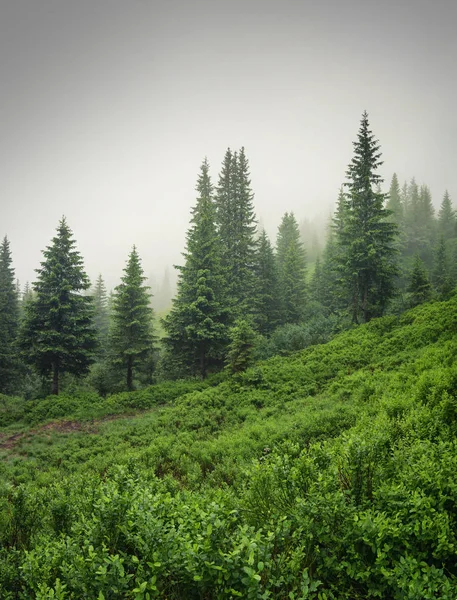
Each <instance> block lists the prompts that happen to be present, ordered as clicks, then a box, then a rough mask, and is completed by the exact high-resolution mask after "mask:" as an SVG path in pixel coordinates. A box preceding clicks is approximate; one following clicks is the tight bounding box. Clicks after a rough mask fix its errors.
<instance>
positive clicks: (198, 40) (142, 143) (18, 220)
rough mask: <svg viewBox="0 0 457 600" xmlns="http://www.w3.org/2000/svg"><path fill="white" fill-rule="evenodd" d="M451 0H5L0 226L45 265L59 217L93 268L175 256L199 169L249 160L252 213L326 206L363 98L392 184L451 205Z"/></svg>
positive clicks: (111, 276)
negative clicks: (419, 186) (410, 183)
mask: <svg viewBox="0 0 457 600" xmlns="http://www.w3.org/2000/svg"><path fill="white" fill-rule="evenodd" d="M456 21H457V3H456V2H455V1H454V0H449V1H448V2H444V1H440V0H436V1H434V2H431V1H427V2H426V1H424V0H414V1H413V0H410V1H406V0H403V1H402V0H397V1H391V0H386V1H385V2H382V3H381V2H378V1H375V0H373V1H370V0H365V1H361V0H346V1H345V2H342V1H341V0H333V1H330V0H327V1H325V0H324V1H321V2H311V1H307V0H301V1H291V0H282V1H281V2H279V1H276V2H273V1H271V0H251V1H250V0H245V1H241V0H232V2H230V3H229V2H219V1H218V0H206V1H205V0H193V1H192V2H189V1H186V0H158V1H157V0H129V1H128V2H126V1H125V0H95V1H94V0H78V1H77V2H76V1H74V0H9V1H8V0H4V1H2V2H0V81H1V92H0V115H1V125H2V129H1V131H2V134H1V136H0V209H1V211H0V235H1V236H3V235H8V237H9V239H10V242H11V250H12V253H13V260H14V266H15V268H16V275H17V277H18V278H19V279H20V281H21V283H22V284H24V283H25V282H26V281H33V280H34V278H35V273H34V269H35V268H36V267H37V266H39V262H40V259H41V251H42V250H43V249H44V248H45V246H46V245H48V244H49V241H50V239H51V237H52V236H53V234H54V231H55V228H56V225H57V223H58V221H59V219H60V218H61V216H62V215H65V216H66V217H67V220H68V223H69V225H70V227H71V228H72V230H73V231H74V234H75V237H76V240H77V242H78V248H79V250H80V251H81V253H82V254H83V256H84V259H85V267H86V270H87V272H88V274H89V276H90V277H91V279H92V280H94V279H95V278H96V276H97V275H98V273H102V275H103V277H104V278H105V280H106V282H107V285H108V287H112V286H113V285H115V284H116V283H117V281H118V279H119V276H120V274H121V272H122V268H123V267H124V264H125V261H126V258H127V255H128V252H129V250H130V248H131V246H132V245H133V244H136V245H137V247H138V250H139V253H140V255H141V257H142V259H143V266H144V268H145V271H146V274H147V275H148V276H151V277H152V278H153V279H154V280H155V281H157V282H159V281H161V280H162V278H163V276H164V270H165V268H166V267H167V266H168V267H171V265H172V264H174V263H175V264H176V263H178V264H179V263H180V261H181V252H182V251H183V249H184V243H185V232H186V229H187V226H188V221H189V215H190V208H191V206H192V205H193V204H194V201H195V191H194V187H195V181H196V177H197V173H198V169H199V166H200V163H201V161H202V159H203V158H204V156H207V157H208V159H209V162H210V164H211V168H212V174H213V178H214V181H217V174H218V172H219V168H220V164H221V161H222V158H223V154H224V152H225V149H226V148H227V147H228V146H230V147H231V148H233V149H237V148H239V147H241V146H242V145H244V146H245V148H246V154H247V156H248V158H249V160H250V165H251V175H252V186H253V190H254V192H255V200H254V203H255V207H256V212H257V215H258V217H259V219H260V220H261V222H262V224H263V225H264V226H265V228H266V229H267V231H268V233H269V234H270V235H271V236H274V235H275V231H276V227H277V225H278V224H279V221H280V218H281V215H282V214H283V213H284V211H286V210H289V211H290V210H292V211H294V212H295V214H296V216H297V219H298V220H300V221H301V220H303V219H305V218H307V219H314V218H317V219H319V220H322V219H323V218H326V217H327V215H328V214H329V212H330V210H331V208H332V206H333V203H334V201H335V199H336V196H337V193H338V189H339V187H340V185H341V183H342V182H343V181H344V176H345V169H346V166H347V164H348V162H349V161H350V159H351V156H352V142H353V141H354V139H355V137H356V134H357V130H358V126H359V120H360V116H361V114H362V112H363V110H365V109H366V110H367V111H368V113H369V116H370V123H371V126H372V129H373V131H374V133H375V134H376V137H377V138H378V139H379V141H380V143H381V148H382V152H383V159H384V161H385V163H384V166H383V174H384V176H385V178H386V187H388V185H389V181H390V178H391V176H392V174H393V172H394V171H395V172H397V174H398V176H399V179H400V182H403V181H404V180H405V179H410V178H411V177H412V176H416V178H417V180H418V182H419V183H422V182H423V183H427V184H428V185H429V186H430V188H431V190H432V194H433V198H434V202H435V204H437V205H438V204H439V203H440V201H441V198H442V195H443V192H444V190H445V188H448V189H449V192H450V194H451V197H452V198H453V200H454V203H455V202H456V201H457V169H456V152H455V140H456V139H457V116H456V115H457V111H456V110H455V97H456V92H457V89H456V88H457V84H456V81H457V79H456V67H455V57H456V56H457V36H456V35H455V24H456Z"/></svg>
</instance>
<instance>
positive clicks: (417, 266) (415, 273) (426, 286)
mask: <svg viewBox="0 0 457 600" xmlns="http://www.w3.org/2000/svg"><path fill="white" fill-rule="evenodd" d="M407 291H408V295H409V303H410V306H411V307H414V306H417V305H418V304H422V303H423V302H428V301H429V300H430V299H431V298H432V295H433V292H432V286H431V284H430V280H429V278H428V275H427V271H426V269H425V265H424V263H423V261H422V260H421V258H420V256H419V254H416V256H415V258H414V267H413V270H412V273H411V278H410V284H409V287H408V289H407Z"/></svg>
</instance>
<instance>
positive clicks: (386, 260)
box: [336, 112, 398, 323]
mask: <svg viewBox="0 0 457 600" xmlns="http://www.w3.org/2000/svg"><path fill="white" fill-rule="evenodd" d="M381 165H382V161H381V152H380V147H379V143H378V141H377V140H376V139H375V137H374V135H373V133H372V132H371V131H370V129H369V123H368V115H367V113H366V112H365V113H364V114H363V116H362V121H361V125H360V129H359V133H358V138H357V141H356V142H354V157H353V159H352V161H351V163H350V164H349V167H348V170H347V172H346V175H347V179H348V182H347V183H346V184H345V185H346V188H347V190H348V191H347V193H346V199H347V205H346V215H345V219H344V226H343V228H342V229H341V231H338V230H337V232H336V233H337V243H338V246H339V256H338V261H339V268H340V273H341V281H342V284H343V291H344V293H345V295H346V298H347V302H348V304H349V306H350V311H351V316H352V321H353V322H354V323H358V322H359V321H360V320H362V321H364V322H367V321H369V320H370V319H371V318H373V317H375V316H380V315H382V314H383V312H384V310H385V308H386V306H387V304H388V302H389V300H390V299H391V298H392V297H393V295H394V293H395V288H394V279H395V276H396V274H397V272H398V271H397V268H396V265H395V254H396V251H395V248H394V244H395V239H396V234H397V227H396V226H395V224H394V223H391V222H389V221H388V218H389V215H390V213H389V211H387V210H386V209H385V208H384V202H385V198H386V196H385V194H383V193H380V192H377V191H375V190H376V189H377V187H378V185H380V184H381V183H382V181H383V180H382V178H381V176H380V175H379V174H378V173H377V170H378V168H379V167H380V166H381Z"/></svg>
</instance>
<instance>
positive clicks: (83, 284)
mask: <svg viewBox="0 0 457 600" xmlns="http://www.w3.org/2000/svg"><path fill="white" fill-rule="evenodd" d="M75 245H76V242H75V241H74V239H73V237H72V231H71V230H70V228H69V227H68V225H67V222H66V220H65V218H63V219H62V220H61V221H60V223H59V225H58V227H57V235H56V236H55V237H54V238H53V239H52V244H51V245H50V246H48V247H47V248H46V250H44V252H43V255H44V260H43V262H42V263H41V268H40V269H37V273H38V278H37V281H36V282H35V283H34V284H33V289H34V292H35V297H34V298H33V299H32V300H31V301H30V302H28V303H27V305H26V307H25V311H26V314H25V318H24V322H23V324H22V332H21V340H20V342H21V348H22V354H23V357H24V360H26V361H27V362H28V363H30V364H31V365H33V366H34V367H35V368H36V370H37V371H38V373H39V374H40V375H42V376H44V377H48V376H49V375H50V374H52V391H53V394H58V393H59V379H60V376H61V375H62V374H63V373H72V374H74V375H77V376H80V375H84V374H86V373H87V372H88V370H89V367H90V365H91V363H92V362H93V356H94V350H95V347H96V336H95V330H94V328H93V322H92V317H93V308H92V298H90V297H89V296H85V295H84V294H83V292H84V291H85V290H87V289H88V288H89V287H90V283H89V279H88V277H87V275H86V273H85V272H84V269H83V260H82V257H81V255H80V254H79V252H78V251H77V250H75Z"/></svg>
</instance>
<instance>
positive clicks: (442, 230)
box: [438, 190, 457, 241]
mask: <svg viewBox="0 0 457 600" xmlns="http://www.w3.org/2000/svg"><path fill="white" fill-rule="evenodd" d="M456 224H457V222H456V215H455V211H454V209H453V207H452V202H451V197H450V196H449V192H448V191H447V190H446V191H445V192H444V196H443V200H442V202H441V206H440V210H439V213H438V233H439V234H440V235H442V236H443V237H444V239H445V240H446V241H448V240H452V239H455V238H456V237H457V231H456Z"/></svg>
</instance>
